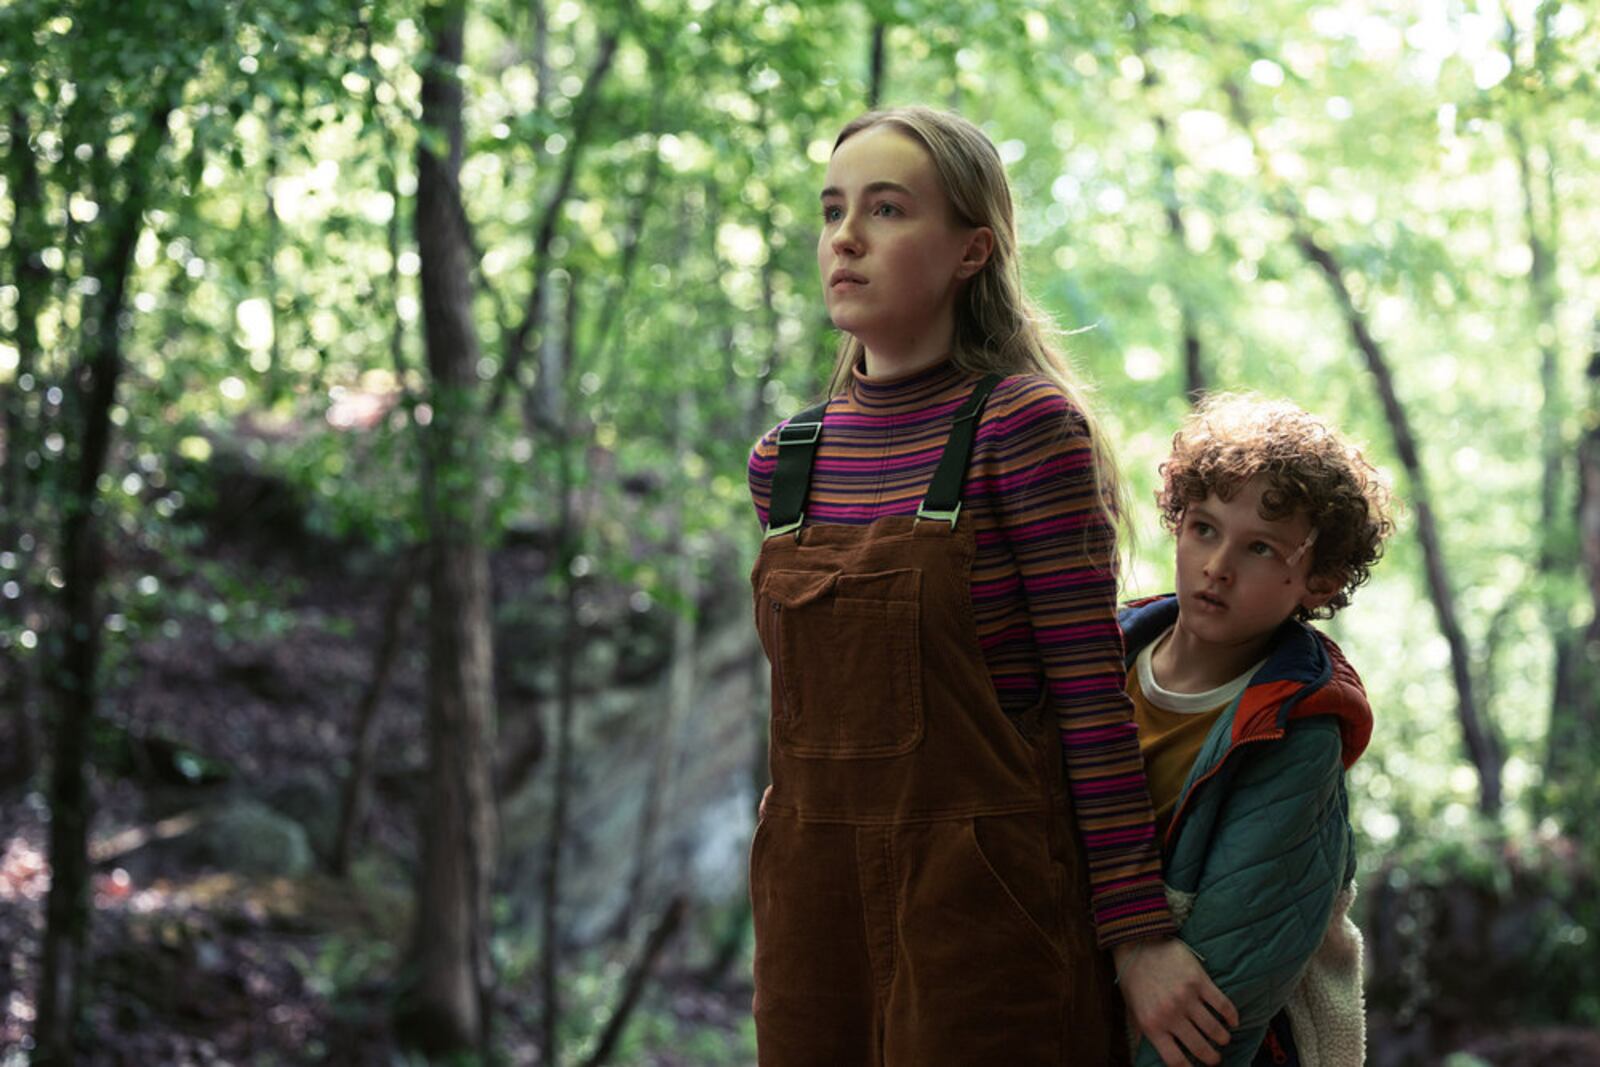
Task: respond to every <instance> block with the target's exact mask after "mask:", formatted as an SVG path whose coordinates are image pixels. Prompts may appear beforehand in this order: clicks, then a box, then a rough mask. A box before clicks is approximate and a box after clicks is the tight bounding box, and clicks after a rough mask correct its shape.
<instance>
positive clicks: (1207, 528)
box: [1189, 519, 1212, 537]
mask: <svg viewBox="0 0 1600 1067" xmlns="http://www.w3.org/2000/svg"><path fill="white" fill-rule="evenodd" d="M1189 529H1191V530H1193V531H1194V534H1195V536H1196V537H1209V536H1211V529H1212V527H1211V524H1210V523H1209V522H1202V521H1201V520H1199V519H1191V520H1190V522H1189Z"/></svg>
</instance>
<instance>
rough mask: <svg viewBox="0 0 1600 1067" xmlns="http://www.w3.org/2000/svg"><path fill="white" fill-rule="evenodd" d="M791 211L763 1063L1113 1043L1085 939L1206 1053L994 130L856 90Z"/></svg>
mask: <svg viewBox="0 0 1600 1067" xmlns="http://www.w3.org/2000/svg"><path fill="white" fill-rule="evenodd" d="M821 208H822V233H821V236H820V238H819V240H818V243H817V266H818V270H819V272H820V274H821V279H822V285H823V292H824V298H825V300H826V302H827V306H828V311H829V314H830V316H831V317H832V319H833V323H834V325H836V326H837V327H839V329H840V330H842V331H844V334H845V336H844V338H843V343H842V345H841V347H840V351H839V361H838V365H837V367H836V368H835V371H834V375H833V382H832V386H831V388H830V390H829V392H830V394H831V399H829V400H828V401H826V402H825V403H824V404H819V405H817V406H816V407H814V408H811V409H809V410H807V411H804V412H801V413H800V414H799V415H797V416H795V417H794V418H792V419H790V420H788V421H787V422H786V423H783V424H781V425H779V426H778V427H776V428H775V429H773V430H772V431H771V432H769V433H768V434H767V435H766V436H764V437H763V438H762V439H761V441H760V442H759V443H758V444H757V445H756V448H755V452H754V454H753V455H752V456H751V459H750V491H751V496H752V497H753V499H754V501H755V506H756V510H757V512H758V513H759V515H760V517H761V520H762V522H763V523H765V524H766V525H767V536H766V540H765V541H764V543H763V545H762V548H761V554H760V557H759V559H758V560H757V562H756V566H755V570H754V572H753V574H752V581H753V584H754V592H755V608H756V623H757V629H758V630H759V633H760V637H761V641H762V644H763V646H764V647H765V649H766V652H767V655H768V657H769V658H770V659H771V661H772V690H773V697H772V724H771V741H772V743H771V771H772V787H771V789H770V790H769V793H768V796H767V797H766V798H765V800H764V803H763V806H762V807H763V811H762V818H761V820H760V822H759V824H758V826H757V829H756V836H755V840H754V842H753V843H752V846H751V857H750V885H751V898H752V905H753V910H754V915H755V929H756V961H755V988H756V995H755V1021H756V1035H757V1040H758V1045H759V1049H760V1062H761V1065H762V1067H802V1065H805V1067H824V1065H826V1067H854V1065H890V1067H901V1065H904V1067H912V1065H915V1067H943V1065H948V1067H971V1065H976V1064H984V1065H987V1064H1005V1065H1030V1067H1031V1065H1050V1064H1083V1065H1088V1067H1102V1065H1105V1064H1112V1063H1117V1062H1121V1061H1123V1060H1124V1059H1125V1058H1126V1056H1127V1048H1126V1045H1127V1042H1126V1035H1125V1034H1124V1033H1123V1031H1122V1029H1121V1026H1120V1022H1119V1020H1120V1015H1121V1013H1120V1011H1119V1010H1118V1005H1117V1003H1116V999H1115V997H1114V995H1113V992H1112V981H1113V976H1112V972H1111V968H1110V967H1109V966H1108V965H1107V962H1106V959H1105V955H1104V953H1103V952H1102V951H1101V950H1103V949H1109V950H1111V952H1112V954H1113V955H1114V956H1115V959H1116V968H1117V978H1118V980H1120V983H1121V988H1122V992H1123V997H1124V999H1125V1001H1126V1003H1127V1006H1128V1009H1129V1012H1130V1014H1131V1017H1132V1018H1131V1021H1132V1023H1133V1025H1134V1026H1135V1027H1137V1028H1138V1029H1140V1030H1142V1031H1143V1032H1144V1033H1145V1034H1146V1035H1147V1036H1150V1037H1151V1038H1152V1039H1153V1040H1156V1041H1158V1042H1165V1043H1167V1044H1169V1045H1170V1044H1171V1040H1170V1039H1171V1038H1177V1039H1180V1040H1182V1041H1183V1043H1184V1044H1185V1045H1186V1046H1187V1047H1190V1048H1204V1049H1206V1050H1207V1052H1208V1053H1209V1054H1210V1055H1211V1056H1212V1059H1210V1060H1208V1061H1207V1062H1215V1058H1216V1053H1215V1052H1214V1051H1212V1045H1214V1044H1221V1043H1225V1042H1226V1040H1227V1028H1226V1026H1227V1023H1228V1022H1229V1020H1230V1019H1232V1017H1233V1009H1232V1006H1231V1005H1230V1004H1229V1003H1228V1002H1227V1000H1226V998H1224V997H1223V996H1222V994H1221V993H1220V992H1219V991H1218V990H1217V989H1216V987H1215V986H1214V985H1212V984H1211V982H1210V981H1209V980H1208V979H1207V978H1206V977H1205V973H1204V970H1203V969H1202V968H1201V967H1200V965H1199V963H1198V962H1197V961H1196V960H1195V959H1194V958H1193V957H1192V956H1191V954H1190V953H1189V952H1188V950H1187V949H1186V948H1185V947H1184V946H1183V945H1182V944H1181V943H1179V942H1177V941H1176V940H1174V939H1173V938H1172V937H1171V934H1172V931H1173V923H1172V918H1171V915H1170V914H1169V913H1168V911H1167V906H1166V903H1165V900H1164V897H1163V891H1162V885H1161V878H1160V863H1159V859H1158V857H1157V855H1156V852H1155V849H1154V847H1153V830H1152V823H1151V812H1150V801H1149V796H1148V792H1147V789H1146V785H1145V778H1144V774H1143V770H1142V768H1141V764H1140V760H1139V750H1138V745H1137V741H1136V737H1135V733H1134V728H1133V726H1132V723H1131V721H1130V706H1129V703H1128V700H1127V698H1126V696H1125V695H1124V694H1123V692H1122V684H1121V683H1122V644H1121V640H1120V637H1119V635H1118V631H1117V625H1116V615H1115V608H1116V580H1115V565H1114V560H1115V543H1114V537H1113V533H1112V529H1113V528H1112V524H1111V522H1110V521H1109V516H1108V514H1107V511H1108V509H1107V505H1106V501H1107V499H1108V497H1109V495H1110V494H1109V491H1108V486H1109V483H1110V478H1111V473H1110V471H1111V468H1110V464H1109V461H1108V459H1107V457H1106V455H1105V453H1104V443H1103V441H1101V440H1100V438H1099V437H1098V436H1097V435H1096V433H1095V432H1094V427H1093V423H1092V422H1091V420H1090V417H1089V414H1088V409H1087V408H1086V407H1085V405H1084V404H1083V402H1082V400H1081V399H1080V397H1079V396H1078V392H1077V390H1076V389H1075V388H1074V387H1073V385H1072V384H1071V382H1070V381H1069V379H1068V377H1067V375H1066V373H1065V371H1064V370H1062V368H1061V361H1060V360H1059V358H1058V357H1057V355H1056V353H1055V352H1054V351H1053V350H1052V349H1051V347H1050V345H1049V344H1048V342H1047V341H1046V340H1045V337H1044V334H1043V331H1042V330H1041V329H1040V327H1039V325H1038V320H1037V318H1036V316H1035V314H1034V312H1033V311H1032V309H1031V308H1030V306H1029V305H1028V303H1027V301H1026V298H1025V297H1024V295H1023V293H1022V288H1021V281H1020V277H1019V273H1018V267H1017V243H1016V229H1015V225H1014V222H1013V215H1012V206H1011V195H1010V190H1009V188H1008V187H1007V184H1006V178H1005V172H1004V168H1003V165H1002V164H1001V161H1000V157H999V155H998V153H997V152H996V151H995V149H994V146H993V145H992V144H991V143H990V142H989V140H988V138H986V137H985V136H984V135H983V133H982V132H981V131H979V130H978V129H977V127H975V126H973V125H972V124H971V123H969V122H967V121H966V120H964V119H962V118H959V117H957V116H955V115H953V114H949V113H945V112H940V111H934V110H930V109H927V108H904V109H898V110H893V111H883V112H872V113H869V114H866V115H863V116H861V117H860V118H858V119H856V120H855V121H853V122H851V123H850V124H849V125H847V126H846V127H845V128H844V130H843V131H842V132H841V133H840V134H839V137H838V140H837V141H836V142H835V143H834V151H833V156H832V159H831V160H830V161H829V164H828V171H827V177H826V180H825V182H824V188H823V189H822V203H821ZM1063 754H1064V755H1065V760H1063V758H1062V756H1063ZM1063 765H1064V773H1063ZM1219 1016H1220V1018H1219ZM1201 1034H1205V1035H1206V1036H1208V1037H1209V1038H1210V1042H1206V1041H1200V1040H1198V1037H1199V1036H1200V1035H1201ZM1173 1047H1174V1049H1176V1046H1173ZM1176 1056H1181V1053H1178V1052H1176V1051H1175V1057H1176ZM1186 1062H1187V1061H1185V1060H1183V1059H1181V1058H1174V1059H1173V1060H1172V1061H1171V1063H1172V1064H1173V1067H1180V1065H1182V1064H1184V1063H1186Z"/></svg>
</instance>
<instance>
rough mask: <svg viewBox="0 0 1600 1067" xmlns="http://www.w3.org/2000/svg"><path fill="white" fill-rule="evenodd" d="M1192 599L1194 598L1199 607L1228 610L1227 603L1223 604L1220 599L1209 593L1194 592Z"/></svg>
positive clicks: (1209, 609) (1211, 609) (1210, 609)
mask: <svg viewBox="0 0 1600 1067" xmlns="http://www.w3.org/2000/svg"><path fill="white" fill-rule="evenodd" d="M1194 600H1195V603H1196V604H1199V605H1200V606H1201V607H1203V608H1205V609H1207V610H1208V611H1227V610H1228V605H1227V604H1224V603H1223V602H1222V601H1221V600H1219V599H1217V598H1216V597H1214V596H1212V595H1211V594H1210V593H1196V594H1195V595H1194Z"/></svg>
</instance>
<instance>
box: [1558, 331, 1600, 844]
mask: <svg viewBox="0 0 1600 1067" xmlns="http://www.w3.org/2000/svg"><path fill="white" fill-rule="evenodd" d="M1587 377H1588V394H1589V396H1588V411H1587V414H1586V417H1585V419H1584V425H1585V429H1584V432H1583V436H1582V437H1580V438H1579V440H1578V449H1577V451H1578V505H1577V528H1578V549H1579V554H1580V556H1581V558H1582V561H1583V576H1584V579H1585V585H1584V595H1585V599H1586V600H1587V601H1588V606H1589V611H1590V615H1589V621H1588V623H1587V624H1586V625H1583V626H1579V627H1577V628H1575V629H1572V630H1570V631H1568V632H1567V633H1566V634H1564V635H1563V636H1562V638H1561V639H1560V641H1559V643H1558V646H1557V658H1556V686H1555V696H1554V699H1553V700H1552V701H1551V707H1550V728H1549V730H1548V731H1547V733H1546V735H1545V781H1546V785H1547V788H1548V790H1549V791H1550V792H1551V793H1553V794H1554V797H1555V799H1556V800H1557V802H1558V804H1559V806H1560V808H1561V809H1562V812H1563V814H1564V816H1565V817H1566V819H1567V821H1568V822H1569V823H1570V824H1574V825H1576V826H1578V827H1580V828H1581V827H1586V826H1591V825H1592V812H1593V811H1594V805H1595V804H1596V803H1597V802H1600V783H1597V782H1596V778H1595V773H1594V752H1595V746H1596V745H1600V319H1596V321H1595V326H1594V343H1593V353H1592V355H1591V357H1590V360H1589V367H1588V372H1587ZM1590 833H1592V828H1591V830H1590Z"/></svg>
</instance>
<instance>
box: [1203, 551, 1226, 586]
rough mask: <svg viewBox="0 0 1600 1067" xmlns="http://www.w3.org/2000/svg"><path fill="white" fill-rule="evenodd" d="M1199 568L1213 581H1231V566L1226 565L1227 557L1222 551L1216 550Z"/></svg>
mask: <svg viewBox="0 0 1600 1067" xmlns="http://www.w3.org/2000/svg"><path fill="white" fill-rule="evenodd" d="M1200 570H1201V571H1202V572H1203V573H1204V574H1205V576H1206V577H1207V578H1210V579H1211V580H1212V581H1214V582H1223V583H1227V582H1231V581H1233V568H1232V567H1230V566H1229V565H1228V557H1227V555H1225V554H1224V553H1222V552H1218V553H1216V554H1215V555H1213V556H1212V557H1211V558H1210V559H1208V560H1207V561H1206V562H1205V565H1204V566H1202V567H1201V568H1200Z"/></svg>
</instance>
